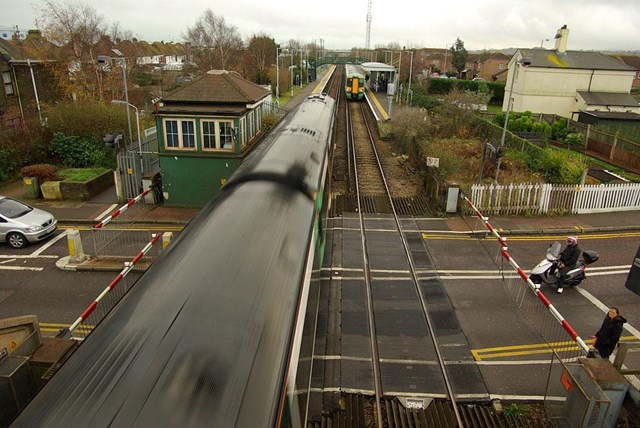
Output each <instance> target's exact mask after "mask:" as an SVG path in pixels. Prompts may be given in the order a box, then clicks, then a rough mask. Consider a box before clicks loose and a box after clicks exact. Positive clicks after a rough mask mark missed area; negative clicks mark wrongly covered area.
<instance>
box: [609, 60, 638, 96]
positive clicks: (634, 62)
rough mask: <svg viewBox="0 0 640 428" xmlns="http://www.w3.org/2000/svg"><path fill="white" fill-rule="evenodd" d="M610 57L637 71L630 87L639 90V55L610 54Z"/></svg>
mask: <svg viewBox="0 0 640 428" xmlns="http://www.w3.org/2000/svg"><path fill="white" fill-rule="evenodd" d="M610 56H611V57H612V58H615V59H617V60H618V61H621V62H623V63H625V64H627V65H630V66H631V67H633V68H635V69H637V70H638V72H636V77H635V78H634V79H633V84H632V86H633V87H634V88H640V55H619V54H615V55H614V54H611V55H610Z"/></svg>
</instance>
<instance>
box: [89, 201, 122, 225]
mask: <svg viewBox="0 0 640 428" xmlns="http://www.w3.org/2000/svg"><path fill="white" fill-rule="evenodd" d="M117 206H118V204H113V205H111V206H110V207H109V208H107V209H106V210H104V211H102V213H100V215H99V216H98V217H96V218H94V220H95V221H101V220H102V219H103V218H104V217H106V216H107V215H108V214H109V213H110V212H111V211H113V209H114V208H115V207H117Z"/></svg>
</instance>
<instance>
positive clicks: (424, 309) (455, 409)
mask: <svg viewBox="0 0 640 428" xmlns="http://www.w3.org/2000/svg"><path fill="white" fill-rule="evenodd" d="M360 109H361V112H362V117H363V119H364V123H365V126H366V128H367V133H368V134H369V140H370V142H371V147H372V148H373V153H374V155H375V159H376V162H377V163H378V168H379V171H380V175H381V176H382V182H383V184H384V187H385V190H386V195H387V197H388V199H389V204H390V205H391V210H392V212H393V218H394V221H395V223H396V227H397V229H398V232H399V233H400V238H401V241H402V246H403V248H404V251H405V255H406V257H407V261H408V262H409V270H410V271H411V277H412V279H413V283H414V286H415V289H416V292H417V293H418V296H419V297H420V304H421V306H422V313H423V315H424V317H425V321H426V322H427V326H428V330H429V335H430V336H431V340H432V342H433V347H434V350H435V352H436V356H437V358H438V364H439V366H440V371H441V373H442V377H443V379H444V383H445V387H446V389H447V395H448V396H449V400H450V401H451V404H452V407H453V412H454V414H455V417H456V421H457V423H458V426H459V427H464V423H463V419H462V416H461V415H460V413H459V411H458V406H457V404H456V399H455V394H454V392H453V388H452V386H451V381H450V379H449V375H448V373H447V368H446V364H445V362H444V358H443V357H442V353H441V352H440V348H439V346H438V340H437V338H436V336H435V333H434V327H433V325H434V324H433V320H432V319H431V316H430V315H429V310H428V307H427V301H426V298H425V296H424V294H423V293H422V290H421V289H420V282H419V279H418V275H417V273H416V271H417V269H416V267H415V264H414V263H413V259H412V257H411V251H410V249H409V244H408V243H407V238H406V236H405V234H404V231H403V230H402V226H401V225H400V219H399V218H398V213H397V211H396V208H395V205H394V203H393V198H392V197H391V190H390V189H389V185H388V183H387V179H386V177H385V175H384V170H383V168H382V163H381V162H380V156H378V151H377V150H376V145H375V142H374V138H373V134H372V132H371V127H370V126H369V122H368V121H367V117H366V111H365V108H364V106H361V108H360ZM361 215H362V214H361Z"/></svg>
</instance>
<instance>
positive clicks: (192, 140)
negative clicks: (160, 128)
mask: <svg viewBox="0 0 640 428" xmlns="http://www.w3.org/2000/svg"><path fill="white" fill-rule="evenodd" d="M164 136H165V146H166V147H167V148H168V149H183V150H195V148H196V133H195V122H194V121H193V120H177V119H165V120H164Z"/></svg>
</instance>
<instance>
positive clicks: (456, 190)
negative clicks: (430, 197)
mask: <svg viewBox="0 0 640 428" xmlns="http://www.w3.org/2000/svg"><path fill="white" fill-rule="evenodd" d="M447 187H448V188H447V209H446V212H447V213H456V212H458V196H459V195H460V185H459V184H458V183H447Z"/></svg>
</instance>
